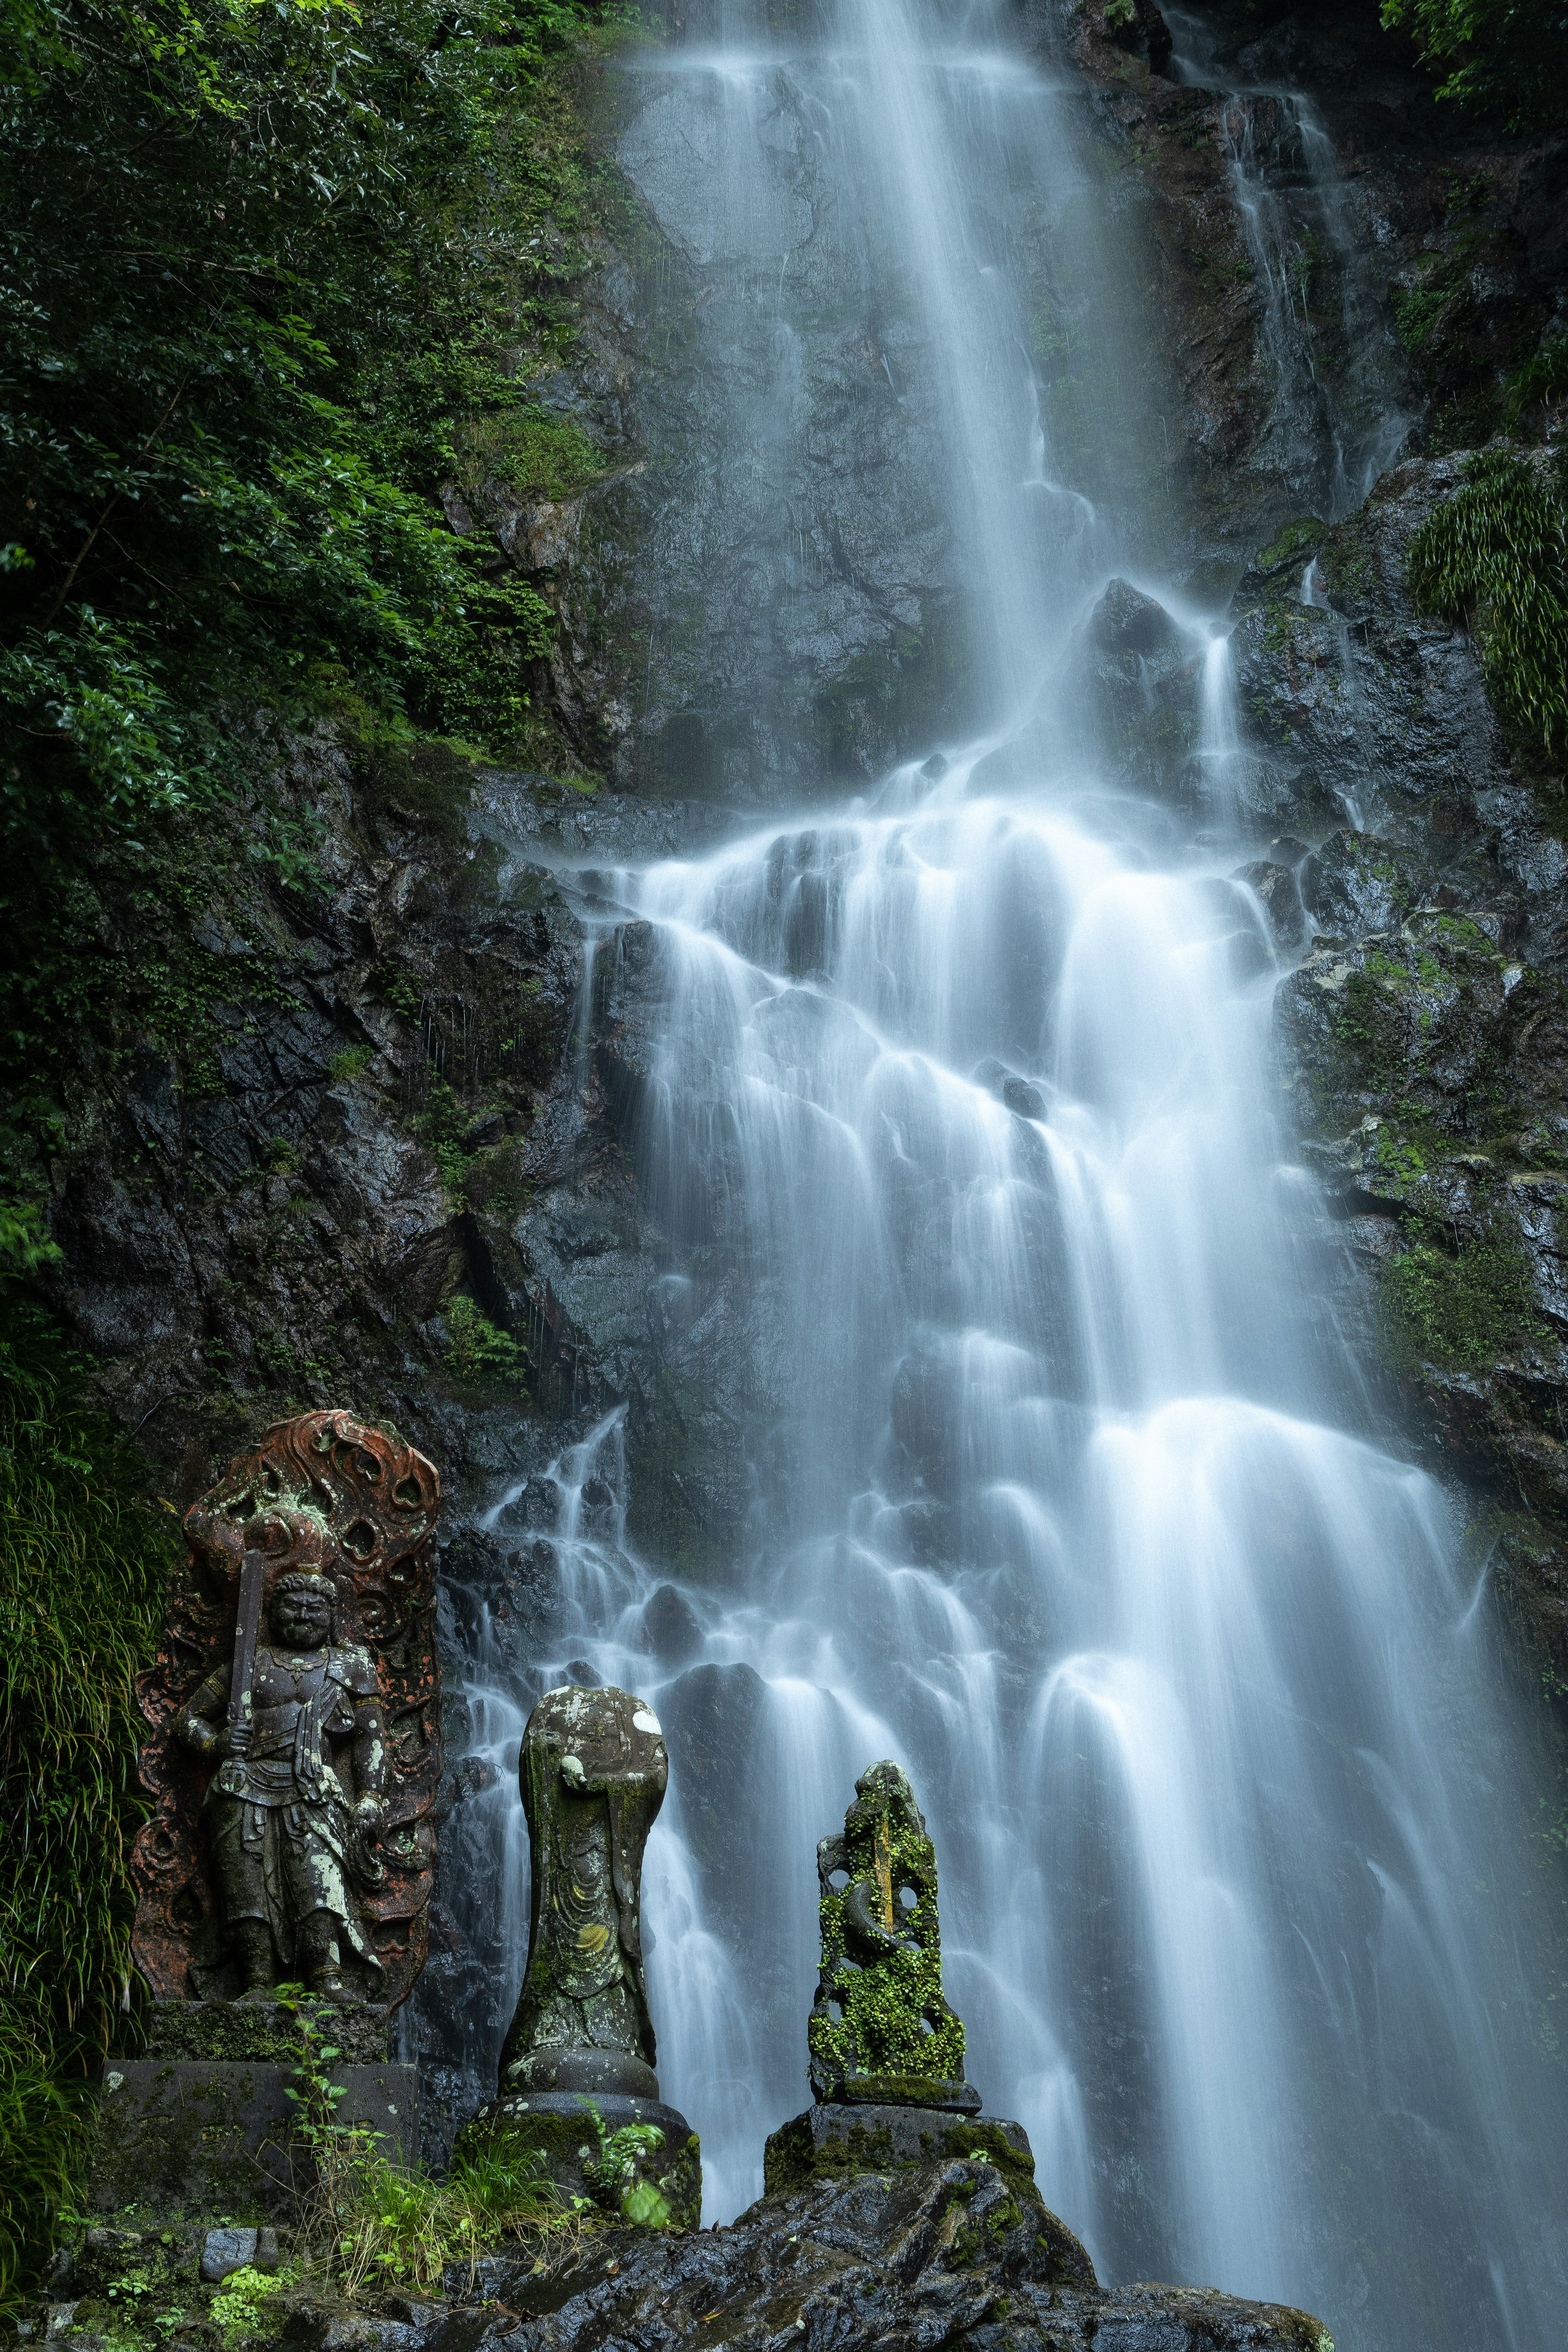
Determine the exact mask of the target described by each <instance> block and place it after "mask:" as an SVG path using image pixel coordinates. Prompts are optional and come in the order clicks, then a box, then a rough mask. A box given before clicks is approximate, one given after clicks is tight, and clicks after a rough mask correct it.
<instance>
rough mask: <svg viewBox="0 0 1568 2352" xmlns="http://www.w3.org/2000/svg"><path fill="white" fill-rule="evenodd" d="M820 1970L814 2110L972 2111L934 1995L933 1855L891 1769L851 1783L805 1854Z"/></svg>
mask: <svg viewBox="0 0 1568 2352" xmlns="http://www.w3.org/2000/svg"><path fill="white" fill-rule="evenodd" d="M816 1875H817V1883H818V1885H819V1886H820V1888H821V1904H820V1909H819V1916H820V1918H821V1923H822V1960H821V1966H820V1972H819V1978H818V1982H817V1988H816V2000H815V2002H814V2003H813V2005H812V2011H811V2021H810V2023H809V2025H808V2026H807V2028H806V2041H807V2045H808V2047H809V2049H810V2052H811V2087H812V2089H813V2091H814V2092H815V2094H816V2097H817V2098H818V2099H821V2100H852V2101H861V2102H869V2103H875V2104H880V2105H900V2104H902V2105H912V2106H924V2107H945V2108H952V2109H956V2110H958V2111H960V2112H973V2111H974V2110H976V2109H977V2108H978V2107H979V2105H980V2095H979V2093H978V2092H976V2091H974V2090H973V2089H972V2088H971V2087H970V2085H969V2084H967V2083H966V2082H965V2081H964V2079H963V2020H962V2019H961V2018H959V2017H958V2016H957V2015H956V2014H955V2012H954V2011H952V2010H951V2009H950V2008H949V2007H948V2005H947V2001H946V2000H945V1999H944V1998H943V1994H942V1927H941V1923H940V1919H939V1916H938V1912H937V1885H936V1850H935V1848H934V1847H933V1846H932V1844H931V1840H930V1838H929V1837H928V1836H927V1835H926V1825H925V1818H924V1816H923V1814H922V1813H921V1810H920V1807H919V1806H918V1805H917V1804H916V1802H915V1792H914V1790H912V1789H911V1788H910V1784H909V1781H908V1780H907V1778H906V1777H905V1775H904V1774H903V1772H901V1771H900V1769H899V1767H898V1765H896V1764H873V1765H872V1766H871V1767H870V1769H869V1770H868V1771H865V1772H862V1774H861V1775H860V1778H859V1779H858V1780H857V1781H856V1783H855V1802H854V1803H853V1804H852V1805H851V1806H850V1808H849V1810H848V1811H847V1813H846V1814H845V1816H844V1834H843V1836H842V1837H826V1838H824V1839H823V1841H822V1843H821V1844H820V1845H819V1846H818V1847H817V1849H816Z"/></svg>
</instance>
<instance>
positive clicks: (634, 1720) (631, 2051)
mask: <svg viewBox="0 0 1568 2352" xmlns="http://www.w3.org/2000/svg"><path fill="white" fill-rule="evenodd" d="M518 1777H519V1780H520V1781H521V1790H522V1804H523V1811H524V1812H525V1813H526V1815H527V1817H528V1833H529V1842H530V1846H531V1854H532V1871H533V1875H532V1887H531V1898H530V1906H529V1939H528V1967H527V1970H526V1972H525V1974H524V1977H523V1982H522V1992H521V1997H520V1999H519V2000H518V2004H517V2013H516V2015H515V2016H514V2017H513V2019H512V2021H511V2030H510V2032H509V2033H508V2035H507V2038H506V2044H505V2047H504V2049H503V2050H502V2052H501V2060H500V2097H499V2098H497V2099H494V2100H492V2101H491V2102H490V2104H489V2105H488V2106H486V2107H483V2108H481V2109H480V2111H479V2114H478V2115H477V2116H475V2117H474V2118H473V2120H472V2122H471V2123H469V2124H468V2126H466V2127H465V2129H464V2132H463V2134H462V2135H461V2137H460V2140H459V2145H464V2144H467V2145H470V2146H471V2145H473V2144H474V2142H475V2141H476V2140H478V2139H480V2138H484V2139H491V2140H493V2139H494V2138H496V2137H502V2138H505V2139H507V2140H509V2141H510V2142H512V2143H513V2144H514V2145H516V2146H518V2147H525V2148H535V2149H540V2150H542V2152H543V2153H544V2155H545V2156H546V2158H547V2159H548V2161H549V2166H550V2170H551V2173H552V2178H554V2179H555V2180H556V2181H557V2182H558V2184H559V2185H560V2186H562V2187H563V2189H566V2190H568V2191H569V2192H570V2193H572V2194H574V2195H579V2196H583V2195H587V2196H591V2197H595V2198H596V2199H597V2200H599V2201H600V2202H605V2201H606V2200H612V2191H613V2192H614V2196H613V2200H612V2201H615V2202H617V2203H620V2204H623V2205H625V2200H626V2199H627V2198H638V2199H639V2200H640V2202H639V2203H638V2204H637V2206H636V2207H633V2206H631V2205H626V2207H625V2209H626V2210H628V2211H631V2212H633V2216H634V2218H640V2217H642V2216H644V2215H647V2216H651V2217H652V2218H656V2219H662V2218H664V2216H663V2215H661V2214H660V2213H659V2211H658V2206H659V2205H660V2204H662V2205H663V2206H664V2207H665V2208H667V2209H668V2220H669V2221H672V2222H673V2223H674V2224H675V2225H676V2226H677V2227H679V2228H686V2229H695V2228H696V2227H697V2224H698V2220H699V2216H700V2208H701V2201H702V2172H701V2161H700V2149H699V2147H698V2141H697V2135H696V2134H695V2132H693V2131H692V2129H691V2126H690V2125H689V2123H688V2122H687V2121H686V2118H685V2117H684V2116H681V2115H679V2114H678V2113H677V2111H676V2110H675V2109H674V2108H673V2107H667V2106H665V2105H662V2104H661V2103H660V2100H659V2092H658V2075H657V2074H656V2073H655V2072H654V2066H655V2062H656V2054H657V2053H656V2045H655V2041H654V2031H653V2021H652V2020H651V2018H650V2017H649V2015H648V2006H647V1988H646V1986H645V1984H644V1982H643V1965H642V1927H641V1899H642V1860H643V1849H644V1847H645V1846H646V1844H647V1834H648V1832H649V1830H650V1829H651V1828H652V1827H653V1824H654V1821H655V1818H656V1816H657V1814H658V1809H659V1807H660V1805H661V1804H662V1803H663V1802H664V1792H665V1789H666V1787H667V1785H668V1779H669V1759H668V1752H667V1750H666V1748H665V1744H664V1737H663V1734H662V1732H661V1731H660V1729H659V1726H658V1717H656V1716H655V1715H654V1713H653V1711H652V1709H651V1708H650V1707H649V1706H647V1705H646V1704H645V1702H644V1701H643V1700H641V1699H639V1698H635V1697H634V1696H632V1695H631V1693H630V1692H628V1691H622V1690H613V1689H605V1690H584V1689H582V1688H580V1687H578V1686H577V1685H568V1686H567V1687H566V1688H564V1689H562V1690H554V1691H548V1692H546V1694H545V1696H543V1697H542V1699H541V1700H540V1702H539V1704H538V1706H536V1707H535V1708H534V1710H533V1713H532V1714H531V1716H530V1717H529V1719H528V1727H527V1729H526V1730H525V1732H524V1733H523V1737H522V1750H521V1756H520V1757H519V1759H518ZM627 2126H642V2127H645V2128H646V2127H651V2128H652V2129H653V2130H656V2131H658V2132H659V2133H661V2134H662V2135H663V2137H662V2142H661V2144H660V2145H659V2146H658V2147H652V2148H646V2147H645V2148H641V2149H639V2148H638V2147H637V2139H636V2134H635V2132H634V2133H633V2136H632V2137H630V2138H628V2139H625V2140H623V2141H621V2142H620V2143H619V2144H618V2146H617V2149H616V2154H615V2155H614V2156H613V2157H612V2158H610V2159H609V2160H608V2161H606V2160H605V2145H604V2144H605V2142H606V2141H607V2140H609V2139H611V2138H613V2137H614V2135H615V2134H616V2133H617V2132H623V2131H625V2130H626V2127H627ZM617 2184H618V2185H617Z"/></svg>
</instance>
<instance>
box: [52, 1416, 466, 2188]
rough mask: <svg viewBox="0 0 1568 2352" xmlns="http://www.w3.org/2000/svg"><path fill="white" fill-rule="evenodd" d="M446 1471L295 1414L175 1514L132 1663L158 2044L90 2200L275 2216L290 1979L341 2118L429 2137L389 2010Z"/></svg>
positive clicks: (391, 2141) (416, 1842) (426, 1889)
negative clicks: (145, 1724)
mask: <svg viewBox="0 0 1568 2352" xmlns="http://www.w3.org/2000/svg"><path fill="white" fill-rule="evenodd" d="M439 1496H440V1482H439V1480H438V1479H437V1475H436V1472H435V1470H434V1468H433V1467H432V1466H431V1465H430V1464H429V1463H428V1462H426V1460H425V1458H424V1457H423V1455H421V1454H416V1453H415V1452H413V1450H412V1449H411V1448H409V1447H407V1446H405V1445H401V1444H398V1442H397V1441H396V1440H395V1438H391V1437H388V1436H386V1435H385V1434H384V1432H382V1431H381V1430H378V1429H374V1428H371V1427H369V1426H368V1425H367V1424H366V1423H362V1422H359V1421H356V1420H354V1419H353V1417H352V1415H350V1414H349V1413H347V1412H310V1413H302V1414H300V1416H299V1417H298V1418H297V1419H296V1420H293V1421H286V1422H279V1423H276V1424H275V1425H274V1426H273V1427H272V1428H270V1429H268V1431H267V1432H266V1433H265V1434H264V1435H263V1437H262V1440H261V1444H259V1446H258V1448H257V1450H256V1451H255V1452H254V1453H253V1454H246V1455H243V1456H241V1457H240V1458H239V1459H237V1461H236V1462H234V1463H233V1464H232V1465H230V1468H229V1471H228V1475H227V1476H226V1477H225V1478H224V1479H223V1480H221V1481H220V1483H219V1484H218V1485H217V1486H215V1487H214V1488H213V1489H212V1490H211V1491H210V1493H208V1494H206V1495H204V1496H203V1497H202V1499H201V1500H200V1502H198V1503H196V1504H195V1505H193V1507H192V1508H191V1509H190V1510H189V1511H188V1512H187V1513H186V1515H185V1523H184V1524H185V1535H186V1538H187V1541H188V1543H189V1547H190V1549H189V1553H188V1556H187V1559H186V1560H185V1562H184V1567H183V1569H182V1570H179V1571H177V1572H176V1575H175V1578H174V1591H173V1595H172V1597H171V1601H170V1606H169V1613H168V1617H167V1620H166V1622H165V1628H164V1635H163V1645H162V1649H161V1651H160V1654H159V1658H158V1662H157V1664H156V1665H154V1666H153V1668H151V1670H150V1671H149V1672H148V1673H147V1674H145V1675H142V1677H141V1679H140V1682H139V1684H138V1695H139V1696H140V1698H141V1701H142V1711H143V1713H144V1714H145V1716H146V1717H147V1719H148V1721H149V1723H150V1724H151V1726H152V1737H151V1738H150V1739H149V1740H148V1743H147V1745H146V1747H145V1748H143V1749H142V1759H141V1761H142V1781H143V1784H144V1785H145V1787H146V1788H147V1789H148V1790H150V1791H151V1793H152V1795H153V1798H154V1800H155V1805H154V1811H153V1818H152V1819H151V1820H150V1821H149V1822H148V1823H147V1824H146V1826H145V1827H144V1828H143V1830H142V1832H141V1834H140V1836H139V1837H138V1838H137V1841H136V1844H135V1848H134V1852H133V1853H132V1878H133V1880H134V1883H135V1886H136V1890H137V1897H138V1901H137V1911H136V1925H135V1929H134V1932H133V1937H132V1953H133V1956H134V1958H135V1960H136V1965H137V1967H138V1968H139V1969H141V1971H142V1975H143V1976H144V1977H145V1978H146V1979H147V1982H148V1984H149V1985H150V1987H151V1989H152V1991H153V2013H152V2017H151V2019H150V2020H149V2021H148V2040H147V2047H146V2052H145V2054H143V2055H141V2056H138V2057H136V2058H127V2059H121V2060H114V2061H111V2062H110V2065H109V2067H108V2068H107V2069H106V2070H105V2074H104V2095H103V2099H102V2102H101V2105H100V2113H99V2120H98V2127H97V2134H96V2139H95V2151H94V2161H93V2167H92V2177H91V2180H90V2183H89V2198H90V2200H91V2201H92V2203H93V2204H94V2205H96V2206H97V2207H98V2209H99V2210H117V2209H118V2208H120V2207H121V2206H123V2205H125V2204H127V2203H130V2202H132V2201H135V2202H137V2203H139V2204H140V2205H141V2206H142V2208H143V2209H144V2210H163V2211H166V2212H169V2213H174V2212H175V2211H181V2210H199V2211H203V2210H205V2211H208V2212H214V2211H222V2212H224V2213H226V2214H228V2215H229V2216H230V2217H231V2218H232V2219H233V2220H234V2221H235V2222H236V2223H239V2222H241V2221H245V2222H247V2223H248V2222H250V2221H255V2222H257V2223H258V2224H259V2223H260V2222H263V2221H265V2220H266V2219H267V2217H268V2212H270V2211H276V2210H279V2209H280V2208H281V2207H282V2206H284V2205H286V2204H287V2201H288V2198H289V2192H290V2188H291V2166H290V2161H289V2152H288V2146H287V2144H288V2141H289V2133H290V2129H291V2125H292V2120H293V2108H292V2106H291V2105H290V2102H289V2088H290V2086H291V2084H292V2077H293V2069H294V2067H295V2065H296V2064H297V2063H298V2054H299V2034H298V2030H297V2026H296V2021H295V2019H294V2016H293V2014H292V2013H291V2012H290V2011H289V2010H288V2009H287V2008H286V2007H283V2006H281V2005H279V2004H278V2003H277V2002H276V2001H275V2000H274V1998H273V1996H274V1991H275V1989H276V1987H277V1986H278V1985H279V1984H280V1983H289V1982H291V1983H296V1984H299V1983H303V1984H304V1985H305V1987H306V1989H307V1994H308V1997H310V1998H313V1999H314V2000H321V2001H329V2002H331V2004H332V2005H333V2006H334V2008H335V2009H336V2010H337V2011H338V2014H337V2015H336V2016H335V2017H334V2019H333V2021H332V2023H331V2028H330V2038H331V2042H333V2043H334V2044H335V2045H336V2046H337V2047H338V2049H339V2050H340V2051H341V2053H342V2060H341V2062H340V2063H338V2064H337V2065H336V2067H335V2068H334V2070H333V2072H334V2081H335V2083H336V2084H337V2086H338V2088H339V2089H340V2090H341V2091H342V2104H341V2105H340V2107H339V2115H340V2118H341V2119H342V2120H345V2121H355V2122H359V2121H363V2122H364V2123H365V2124H366V2125H367V2126H369V2127H371V2128H373V2129H374V2130H376V2131H379V2132H381V2133H382V2134H383V2135H384V2141H385V2145H386V2148H387V2152H388V2153H391V2152H392V2151H393V2150H394V2149H395V2148H396V2147H401V2148H402V2149H403V2150H404V2152H405V2154H406V2155H408V2156H409V2157H412V2156H413V2155H414V2153H415V2151H416V2145H417V2131H416V2122H417V2096H418V2094H417V2076H416V2070H415V2069H414V2068H413V2067H412V2066H405V2065H395V2064H390V2063H387V2019H388V2015H389V2013H390V2011H391V2010H392V2009H393V2008H394V2007H395V2005H396V2004H397V2003H398V2002H399V2001H401V2000H404V1999H405V1997H406V1995H407V1993H408V1992H409V1990H411V1988H412V1987H413V1984H414V1981H415V1979H416V1977H417V1976H418V1974H419V1970H420V1969H421V1968H422V1967H423V1965H424V1961H425V1954H426V1939H427V1916H426V1915H427V1912H428V1906H429V1900H430V1886H431V1879H432V1874H433V1869H434V1863H435V1832H434V1825H433V1823H432V1821H431V1818H430V1813H431V1807H432V1804H433V1802H434V1800H435V1796H436V1790H437V1783H438V1781H439V1779H440V1773H441V1719H440V1701H441V1691H440V1670H439V1665H438V1663H437V1653H436V1639H435V1606H434V1603H435V1540H434V1539H435V1530H436V1515H437V1505H438V1501H439Z"/></svg>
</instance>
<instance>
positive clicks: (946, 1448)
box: [892, 1355, 960, 1496]
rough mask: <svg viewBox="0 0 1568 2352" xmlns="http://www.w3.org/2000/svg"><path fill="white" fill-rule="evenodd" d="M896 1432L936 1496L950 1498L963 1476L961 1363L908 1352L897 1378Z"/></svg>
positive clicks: (894, 1415) (895, 1393)
mask: <svg viewBox="0 0 1568 2352" xmlns="http://www.w3.org/2000/svg"><path fill="white" fill-rule="evenodd" d="M892 1419H893V1435H894V1436H895V1437H896V1438H897V1440H898V1442H899V1444H900V1445H901V1446H902V1447H903V1449H904V1452H905V1453H906V1454H907V1455H908V1456H909V1458H910V1463H911V1464H912V1465H913V1466H914V1468H915V1470H916V1472H917V1473H918V1475H920V1477H921V1478H922V1479H923V1480H924V1481H925V1483H926V1485H927V1486H930V1487H931V1490H932V1492H933V1494H935V1495H937V1496H947V1495H948V1494H949V1493H950V1492H951V1490H952V1486H953V1483H954V1481H955V1479H956V1477H957V1475H958V1469H959V1463H958V1444H959V1427H960V1405H959V1391H958V1374H957V1370H956V1367H955V1366H953V1365H952V1364H951V1363H945V1362H943V1361H942V1360H940V1359H939V1358H937V1357H935V1356H928V1355H913V1356H906V1357H905V1358H904V1360H903V1362H902V1363H901V1364H900V1366H899V1369H898V1370H897V1372H896V1373H895V1374H894V1376H893V1393H892Z"/></svg>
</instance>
